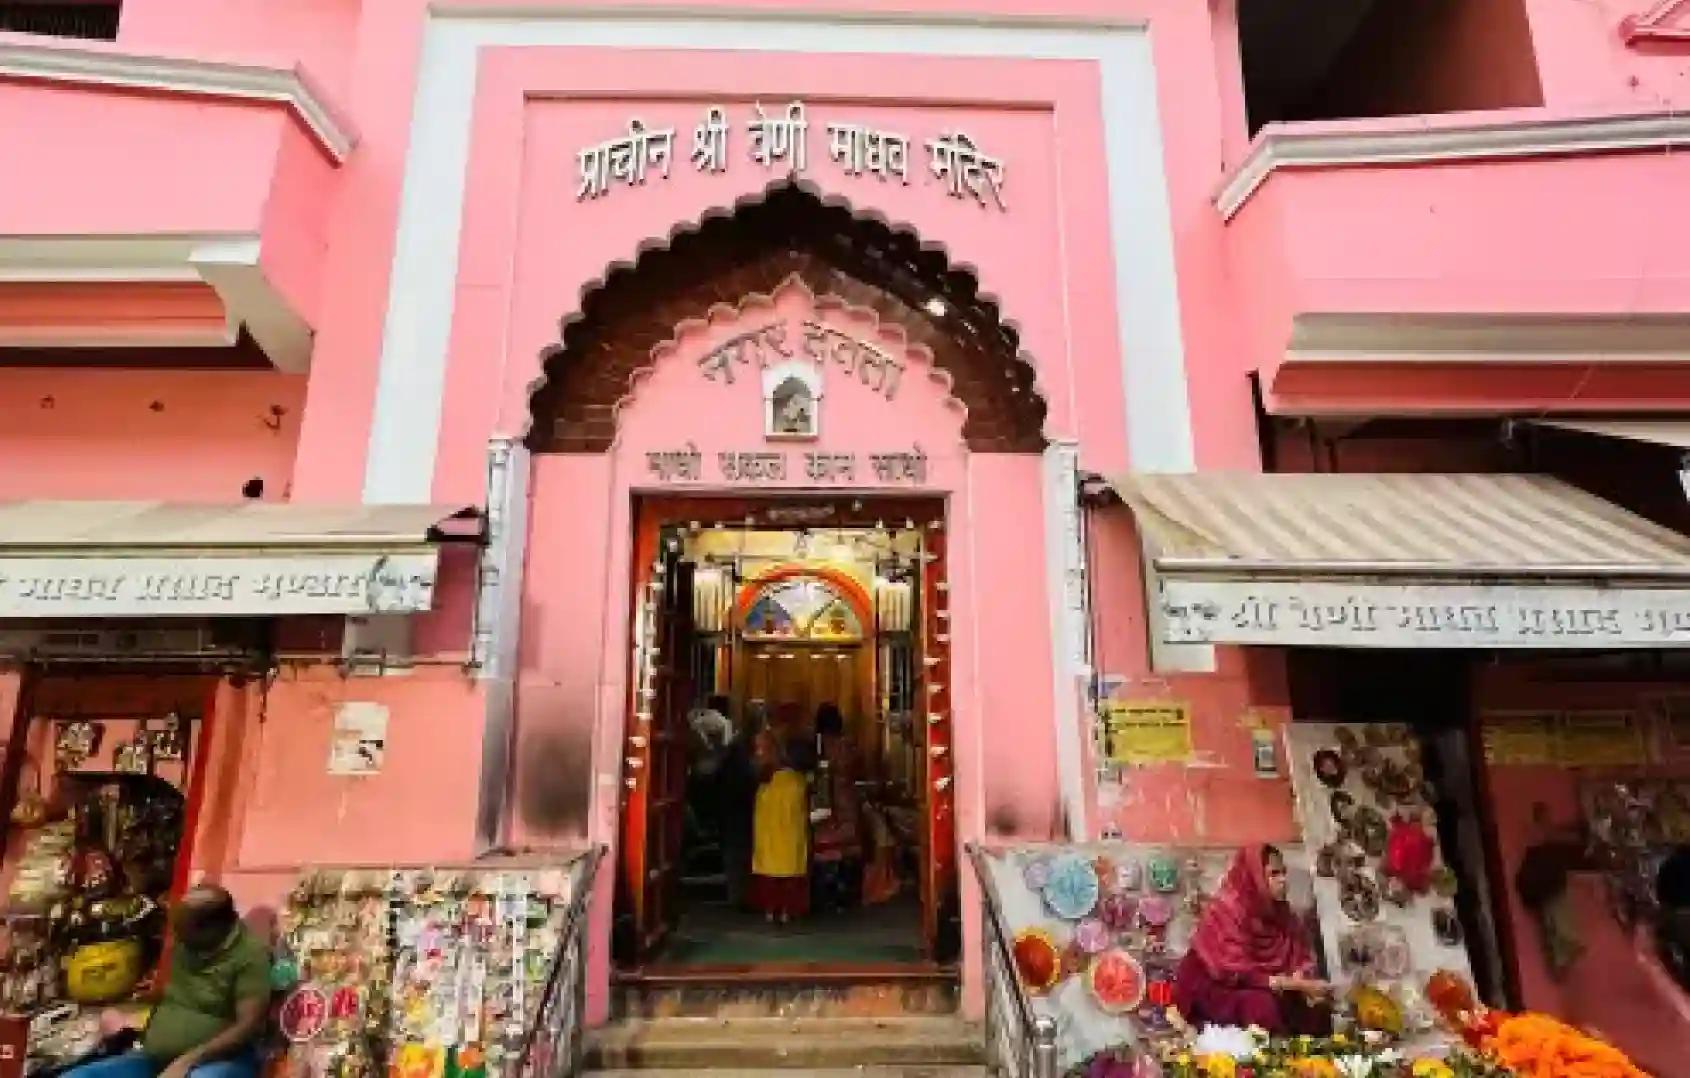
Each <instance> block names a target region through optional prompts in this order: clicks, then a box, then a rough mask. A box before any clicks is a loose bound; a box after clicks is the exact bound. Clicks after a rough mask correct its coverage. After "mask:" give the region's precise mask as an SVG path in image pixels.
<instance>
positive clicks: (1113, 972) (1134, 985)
mask: <svg viewBox="0 0 1690 1078" xmlns="http://www.w3.org/2000/svg"><path fill="white" fill-rule="evenodd" d="M1086 984H1087V986H1088V987H1089V988H1090V989H1091V996H1092V999H1094V1000H1096V1001H1097V1006H1098V1008H1099V1009H1100V1010H1102V1011H1104V1012H1105V1013H1108V1014H1125V1013H1126V1012H1127V1011H1131V1010H1136V1009H1137V1008H1138V1006H1139V1004H1141V1003H1143V1002H1144V988H1145V978H1144V967H1143V966H1141V965H1139V962H1138V959H1136V958H1134V957H1133V956H1132V955H1130V954H1128V953H1127V952H1126V951H1123V950H1120V949H1119V948H1116V949H1114V950H1109V951H1105V952H1103V953H1102V954H1101V955H1099V956H1098V957H1097V960H1096V961H1094V962H1093V963H1092V964H1091V970H1090V972H1089V973H1088V974H1087V975H1086Z"/></svg>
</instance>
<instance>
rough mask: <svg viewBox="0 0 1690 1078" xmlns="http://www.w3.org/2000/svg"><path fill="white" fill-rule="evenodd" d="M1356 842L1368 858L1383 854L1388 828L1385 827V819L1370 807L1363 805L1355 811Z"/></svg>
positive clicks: (1387, 837) (1388, 836) (1387, 838)
mask: <svg viewBox="0 0 1690 1078" xmlns="http://www.w3.org/2000/svg"><path fill="white" fill-rule="evenodd" d="M1355 833H1356V841H1357V842H1359V843H1361V848H1362V849H1363V850H1365V851H1367V856H1369V857H1379V856H1382V855H1383V854H1384V852H1385V843H1386V842H1387V841H1388V840H1389V838H1390V834H1391V831H1390V828H1389V827H1387V826H1385V817H1383V816H1381V815H1380V814H1379V810H1378V809H1376V808H1374V807H1373V806H1371V805H1363V806H1361V807H1360V808H1358V809H1356V820H1355Z"/></svg>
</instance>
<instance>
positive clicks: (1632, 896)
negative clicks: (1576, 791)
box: [1579, 779, 1690, 926]
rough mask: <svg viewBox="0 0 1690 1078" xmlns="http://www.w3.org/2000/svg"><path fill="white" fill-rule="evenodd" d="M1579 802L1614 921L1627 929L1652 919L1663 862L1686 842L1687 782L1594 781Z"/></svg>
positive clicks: (1689, 816)
mask: <svg viewBox="0 0 1690 1078" xmlns="http://www.w3.org/2000/svg"><path fill="white" fill-rule="evenodd" d="M1579 799H1580V801H1581V803H1582V806H1583V809H1584V821H1585V829H1586V832H1587V834H1588V836H1589V842H1590V846H1591V853H1592V854H1593V860H1594V861H1595V863H1596V864H1598V865H1600V866H1601V867H1602V869H1603V872H1604V877H1605V880H1606V883H1607V889H1608V899H1609V906H1610V908H1611V910H1612V912H1613V915H1614V917H1615V918H1616V919H1617V920H1618V921H1619V922H1620V923H1621V924H1622V925H1626V926H1630V925H1632V924H1635V923H1636V922H1637V921H1638V920H1640V919H1647V918H1649V917H1651V916H1653V914H1654V911H1655V904H1656V900H1655V874H1656V871H1657V869H1658V868H1659V867H1660V863H1661V861H1662V859H1663V858H1665V857H1666V855H1667V854H1668V853H1669V852H1670V851H1671V850H1672V848H1673V847H1674V846H1680V845H1685V844H1687V843H1690V780H1685V779H1677V780H1669V779H1640V780H1629V781H1628V780H1621V779H1601V780H1594V779H1593V780H1590V781H1587V782H1585V783H1584V784H1583V786H1582V787H1581V788H1580V798H1579Z"/></svg>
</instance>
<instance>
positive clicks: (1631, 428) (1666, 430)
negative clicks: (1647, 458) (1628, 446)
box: [1532, 419, 1690, 450]
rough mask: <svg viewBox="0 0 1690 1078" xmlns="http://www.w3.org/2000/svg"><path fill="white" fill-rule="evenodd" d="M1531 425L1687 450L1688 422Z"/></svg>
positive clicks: (1567, 421) (1547, 422)
mask: <svg viewBox="0 0 1690 1078" xmlns="http://www.w3.org/2000/svg"><path fill="white" fill-rule="evenodd" d="M1532 422H1533V425H1535V426H1539V427H1549V428H1551V429H1554V430H1564V431H1571V432H1573V433H1575V434H1594V435H1596V436H1598V437H1601V438H1618V439H1620V440H1621V441H1626V442H1643V443H1646V444H1648V445H1661V446H1666V447H1667V448H1669V449H1684V450H1690V421H1685V420H1682V419H1537V420H1533V421H1532Z"/></svg>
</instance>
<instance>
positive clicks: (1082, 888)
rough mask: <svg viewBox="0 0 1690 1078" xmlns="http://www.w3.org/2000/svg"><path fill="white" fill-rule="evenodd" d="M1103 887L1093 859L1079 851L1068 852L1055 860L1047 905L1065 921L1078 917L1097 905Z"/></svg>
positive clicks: (1047, 884)
mask: <svg viewBox="0 0 1690 1078" xmlns="http://www.w3.org/2000/svg"><path fill="white" fill-rule="evenodd" d="M1100 890H1101V888H1100V887H1099V886H1098V883H1097V869H1096V868H1094V867H1093V866H1092V863H1091V862H1090V861H1088V860H1087V859H1086V858H1084V857H1081V856H1080V855H1078V854H1064V855H1062V856H1061V857H1058V858H1056V859H1055V860H1054V861H1052V862H1051V865H1050V881H1049V882H1048V883H1046V884H1045V886H1044V900H1045V905H1047V906H1049V907H1050V911H1051V912H1052V913H1054V914H1056V915H1057V916H1058V917H1060V918H1062V919H1063V920H1064V921H1078V920H1079V919H1080V918H1082V917H1084V916H1086V914H1088V913H1090V912H1091V911H1092V910H1093V909H1095V908H1096V906H1097V898H1098V893H1099V891H1100Z"/></svg>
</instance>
